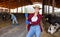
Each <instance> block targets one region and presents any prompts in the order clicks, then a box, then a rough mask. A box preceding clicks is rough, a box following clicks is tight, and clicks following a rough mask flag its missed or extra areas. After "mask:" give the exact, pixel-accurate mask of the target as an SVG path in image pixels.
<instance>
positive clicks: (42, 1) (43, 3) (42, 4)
mask: <svg viewBox="0 0 60 37" xmlns="http://www.w3.org/2000/svg"><path fill="white" fill-rule="evenodd" d="M44 3H45V2H44V0H42V15H44Z"/></svg>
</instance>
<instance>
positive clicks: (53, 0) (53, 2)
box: [52, 0, 55, 14]
mask: <svg viewBox="0 0 60 37" xmlns="http://www.w3.org/2000/svg"><path fill="white" fill-rule="evenodd" d="M54 6H55V0H52V13H53V14H54Z"/></svg>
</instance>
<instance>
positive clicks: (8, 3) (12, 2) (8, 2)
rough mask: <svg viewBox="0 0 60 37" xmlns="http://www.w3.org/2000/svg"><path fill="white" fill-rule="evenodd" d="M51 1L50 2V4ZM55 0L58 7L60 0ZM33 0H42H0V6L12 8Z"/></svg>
mask: <svg viewBox="0 0 60 37" xmlns="http://www.w3.org/2000/svg"><path fill="white" fill-rule="evenodd" d="M46 1H48V0H46ZM51 1H52V0H51ZM51 1H50V4H52V3H51ZM55 1H56V7H58V8H60V4H59V3H60V0H55ZM34 2H40V3H42V0H0V7H5V8H10V9H13V8H17V7H21V6H26V5H31V4H33V3H34Z"/></svg>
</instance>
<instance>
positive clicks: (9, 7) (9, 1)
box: [8, 0, 10, 13]
mask: <svg viewBox="0 0 60 37" xmlns="http://www.w3.org/2000/svg"><path fill="white" fill-rule="evenodd" d="M8 2H9V13H10V0H9V1H8Z"/></svg>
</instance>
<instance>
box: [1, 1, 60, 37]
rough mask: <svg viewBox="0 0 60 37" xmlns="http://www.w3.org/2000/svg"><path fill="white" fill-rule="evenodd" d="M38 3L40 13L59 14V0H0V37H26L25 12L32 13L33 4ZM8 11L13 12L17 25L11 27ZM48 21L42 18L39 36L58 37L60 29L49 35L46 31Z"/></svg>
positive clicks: (59, 36)
mask: <svg viewBox="0 0 60 37" xmlns="http://www.w3.org/2000/svg"><path fill="white" fill-rule="evenodd" d="M34 5H39V6H40V7H41V8H42V9H41V10H40V14H42V15H43V16H45V15H47V14H56V15H57V16H60V0H0V37H26V34H27V29H26V26H25V16H24V14H25V13H28V14H30V13H32V12H33V11H34V9H33V6H34ZM9 13H13V14H14V15H15V16H16V18H17V20H18V23H19V26H16V25H15V26H14V28H12V25H11V23H12V22H11V19H10V15H9ZM48 24H49V23H46V22H45V18H44V17H43V19H42V25H43V27H44V31H43V32H42V34H41V37H60V35H59V34H60V30H59V31H57V32H56V33H55V34H53V35H51V34H49V33H47V29H48V27H49V25H48ZM21 28H22V29H21Z"/></svg>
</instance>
